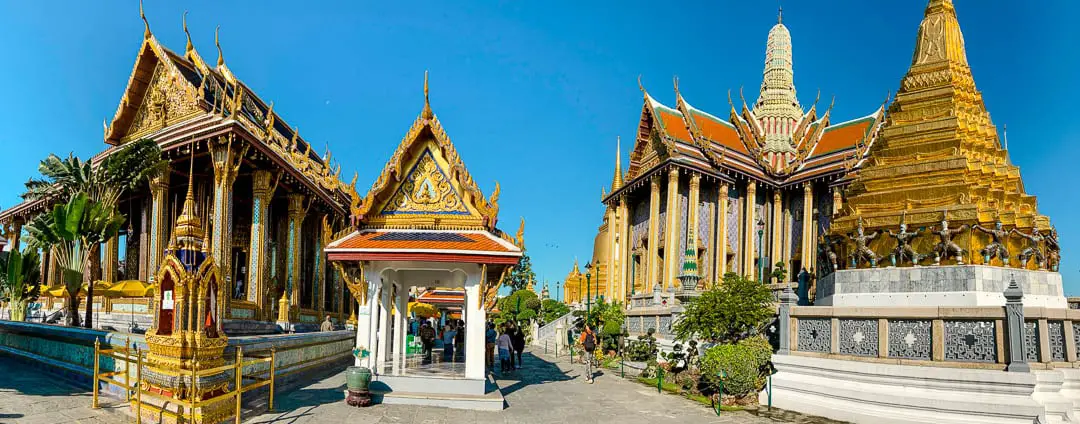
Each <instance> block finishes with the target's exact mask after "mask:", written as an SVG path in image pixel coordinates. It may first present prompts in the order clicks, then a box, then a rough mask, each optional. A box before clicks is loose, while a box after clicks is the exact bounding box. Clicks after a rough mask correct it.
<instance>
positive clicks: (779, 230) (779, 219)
mask: <svg viewBox="0 0 1080 424" xmlns="http://www.w3.org/2000/svg"><path fill="white" fill-rule="evenodd" d="M783 202H784V197H783V196H781V195H780V189H779V188H775V189H773V198H772V210H773V212H772V243H771V244H772V249H771V251H772V253H771V254H770V255H769V262H770V263H767V264H765V272H768V271H769V270H771V269H773V265H776V263H777V262H782V261H783V260H784V256H783V253H782V252H781V245H782V244H783V235H784V212H783V210H784V208H783V204H784V203H783ZM762 248H764V246H762ZM776 282H777V283H783V282H784V281H776Z"/></svg>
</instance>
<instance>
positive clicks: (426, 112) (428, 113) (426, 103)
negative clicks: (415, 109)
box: [420, 70, 435, 119]
mask: <svg viewBox="0 0 1080 424" xmlns="http://www.w3.org/2000/svg"><path fill="white" fill-rule="evenodd" d="M420 114H421V116H422V117H423V118H424V119H431V118H432V117H434V116H435V113H434V112H432V111H431V101H430V100H429V99H428V71H427V70H425V71H424V110H423V111H422V112H421V113H420Z"/></svg>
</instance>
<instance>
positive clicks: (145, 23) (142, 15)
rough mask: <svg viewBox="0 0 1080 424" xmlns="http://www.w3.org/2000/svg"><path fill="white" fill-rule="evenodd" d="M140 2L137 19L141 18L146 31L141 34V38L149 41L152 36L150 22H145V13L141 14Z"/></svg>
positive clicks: (140, 0)
mask: <svg viewBox="0 0 1080 424" xmlns="http://www.w3.org/2000/svg"><path fill="white" fill-rule="evenodd" d="M142 3H143V2H142V0H139V17H140V18H142V22H143V26H145V27H146V31H144V32H143V38H145V39H150V37H151V36H152V35H153V34H151V33H150V21H147V20H146V13H144V12H143V4H142Z"/></svg>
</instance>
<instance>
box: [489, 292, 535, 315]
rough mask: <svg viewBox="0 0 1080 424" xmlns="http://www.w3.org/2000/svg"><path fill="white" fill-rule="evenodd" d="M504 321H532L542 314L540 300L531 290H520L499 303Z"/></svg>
mask: <svg viewBox="0 0 1080 424" xmlns="http://www.w3.org/2000/svg"><path fill="white" fill-rule="evenodd" d="M497 305H498V307H499V312H500V313H502V317H501V318H502V320H503V321H509V320H513V321H530V320H532V319H534V318H536V317H537V316H538V314H539V313H540V299H538V298H537V296H536V293H533V292H532V291H531V290H518V291H515V292H513V293H511V294H510V295H509V296H507V297H504V298H502V299H499V301H498V303H497Z"/></svg>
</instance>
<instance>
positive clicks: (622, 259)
mask: <svg viewBox="0 0 1080 424" xmlns="http://www.w3.org/2000/svg"><path fill="white" fill-rule="evenodd" d="M615 215H616V216H617V217H619V234H618V238H617V239H616V240H615V250H616V252H617V255H616V258H617V259H616V261H617V262H616V263H615V267H616V269H617V270H618V273H616V274H615V275H618V276H619V279H618V280H617V281H618V282H619V292H618V293H617V294H618V300H619V301H620V302H626V296H627V294H628V293H630V290H629V289H628V288H627V286H626V284H627V281H630V278H631V277H630V271H629V270H630V263H632V262H633V259H631V258H630V250H631V248H632V246H633V240H630V210H629V207H628V206H627V204H626V196H625V195H623V196H619V207H618V208H617V209H616V210H615ZM630 284H633V283H632V282H631V283H630ZM612 299H615V298H612Z"/></svg>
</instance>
